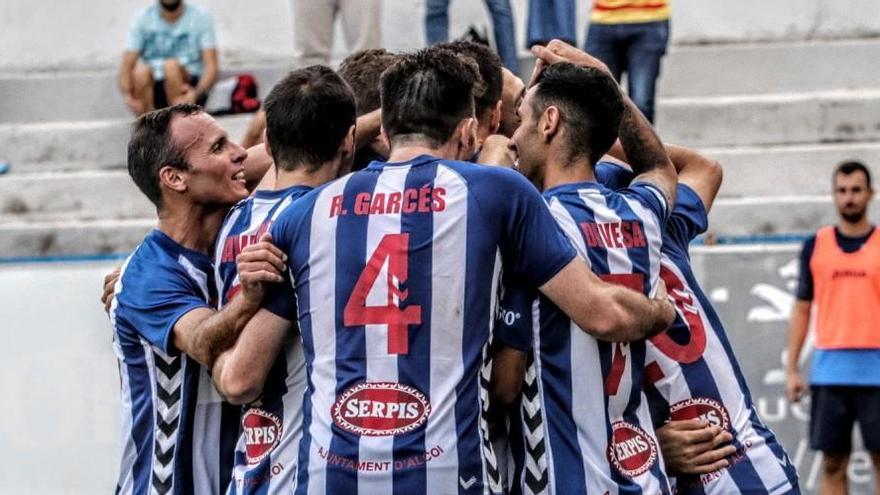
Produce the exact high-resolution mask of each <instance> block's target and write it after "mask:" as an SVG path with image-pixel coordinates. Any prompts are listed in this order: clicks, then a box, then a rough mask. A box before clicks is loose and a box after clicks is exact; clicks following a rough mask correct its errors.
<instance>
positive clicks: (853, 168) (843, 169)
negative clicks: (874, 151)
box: [831, 160, 873, 191]
mask: <svg viewBox="0 0 880 495" xmlns="http://www.w3.org/2000/svg"><path fill="white" fill-rule="evenodd" d="M855 172H862V173H863V174H865V179H867V182H868V190H869V191H870V190H873V187H871V172H870V171H869V170H868V167H866V166H865V164H864V163H862V162H860V161H856V160H847V161H845V162H843V163H841V164H839V165H838V166H837V167H835V168H834V175H832V176H831V177H832V180H834V178H835V177H837V174H843V175H850V174H853V173H855Z"/></svg>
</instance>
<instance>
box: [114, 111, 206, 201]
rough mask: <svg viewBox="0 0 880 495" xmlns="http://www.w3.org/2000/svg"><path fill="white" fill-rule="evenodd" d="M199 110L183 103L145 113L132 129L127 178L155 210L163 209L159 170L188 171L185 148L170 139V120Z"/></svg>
mask: <svg viewBox="0 0 880 495" xmlns="http://www.w3.org/2000/svg"><path fill="white" fill-rule="evenodd" d="M202 111H204V110H202V107H200V106H198V105H193V104H190V103H183V104H180V105H174V106H172V107H167V108H160V109H159V110H153V111H152V112H149V113H145V114H144V115H141V116H140V117H138V119H137V120H135V122H134V125H133V126H132V131H131V138H130V139H129V141H128V175H130V176H131V180H133V181H134V183H135V185H137V187H138V189H140V190H141V192H142V193H144V196H146V197H147V199H149V200H150V201H152V203H153V204H154V205H156V209H161V208H162V191H161V189H160V188H159V170H161V169H162V167H166V166H168V167H173V168H176V169H179V170H188V169H189V168H190V165H189V163H188V162H187V161H186V156H185V153H184V149H183V148H182V147H180V146H178V145H177V143H175V142H174V140H173V139H172V137H171V132H170V131H169V128H170V124H171V119H172V118H173V117H174V116H175V115H183V116H189V115H195V114H197V113H199V112H202Z"/></svg>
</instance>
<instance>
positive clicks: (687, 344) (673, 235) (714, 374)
mask: <svg viewBox="0 0 880 495" xmlns="http://www.w3.org/2000/svg"><path fill="white" fill-rule="evenodd" d="M596 173H597V176H599V177H600V180H601V181H602V183H603V184H608V185H609V186H610V187H618V188H620V187H624V186H625V185H626V184H628V183H629V181H630V180H631V179H632V173H630V172H629V171H627V170H625V169H623V168H622V167H620V166H619V165H616V164H614V163H600V164H599V165H597V168H596ZM707 215H708V212H707V211H706V207H705V205H704V204H703V201H702V200H701V199H700V196H699V195H698V194H697V192H696V191H695V190H693V189H691V188H690V187H689V186H687V185H685V184H679V185H678V189H677V192H676V201H675V205H674V207H673V208H672V211H671V214H670V218H669V221H668V222H667V225H666V228H665V230H664V231H663V248H662V250H661V267H660V276H661V278H662V279H663V281H664V282H665V283H666V288H667V290H668V291H669V295H670V297H671V298H672V300H673V302H674V303H675V306H676V309H677V312H678V315H677V316H676V318H675V320H674V321H673V323H672V325H671V326H670V328H669V329H668V330H667V331H666V332H663V333H662V334H659V335H656V336H654V337H652V338H651V339H650V341H649V342H648V348H647V354H646V363H645V365H646V368H647V372H646V375H647V376H646V378H647V380H646V392H647V394H648V399H649V403H650V404H651V413H652V417H653V420H654V423H655V424H662V423H664V422H665V421H667V420H669V419H673V420H685V419H695V418H701V419H705V420H707V421H709V422H710V424H713V425H716V426H719V427H721V428H723V429H726V430H728V431H730V432H731V433H732V434H733V435H734V442H733V444H734V446H735V447H736V448H737V452H736V453H735V454H734V455H733V456H731V458H729V461H730V463H731V465H730V467H729V468H727V469H723V470H721V471H716V472H714V473H709V474H707V475H703V476H678V477H677V478H676V480H675V482H676V492H677V493H694V494H696V493H707V494H727V493H771V494H774V493H789V492H790V491H791V490H792V487H793V486H795V485H797V472H796V471H795V469H794V466H793V465H792V464H791V462H790V459H789V458H788V455H787V454H786V453H785V450H784V449H783V448H782V445H780V444H779V441H778V440H777V439H776V436H775V435H774V434H773V432H772V431H771V430H770V429H769V428H768V427H767V426H766V425H765V424H764V422H763V421H762V420H761V418H760V417H759V416H758V413H757V410H756V409H755V407H754V404H753V403H752V399H751V396H750V393H749V388H748V384H747V383H746V380H745V376H744V375H743V374H742V371H741V370H740V367H739V364H738V363H737V359H736V356H735V355H734V353H733V347H732V346H731V344H730V342H729V340H728V338H727V334H726V332H725V330H724V326H723V324H722V322H721V319H720V317H719V316H718V314H717V312H716V311H715V309H714V308H713V307H712V304H711V302H710V301H709V298H708V297H707V296H706V294H705V293H704V292H703V290H702V288H701V287H700V285H699V283H698V281H697V278H696V275H695V274H694V272H693V269H692V268H691V263H690V253H689V245H690V243H691V241H692V240H693V239H694V238H696V237H697V236H698V235H699V234H702V233H703V232H705V231H706V229H707V228H708V217H707Z"/></svg>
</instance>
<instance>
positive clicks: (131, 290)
mask: <svg viewBox="0 0 880 495" xmlns="http://www.w3.org/2000/svg"><path fill="white" fill-rule="evenodd" d="M143 268H145V267H141V266H134V267H128V269H126V271H125V273H124V274H123V276H122V287H123V289H122V291H121V292H119V294H118V295H117V301H118V305H117V308H116V318H117V320H119V319H123V320H125V321H126V322H127V323H128V324H129V326H130V327H131V328H132V329H134V330H135V331H136V332H137V333H138V334H140V336H141V337H143V338H144V339H146V340H147V341H148V342H149V343H150V344H152V345H154V346H156V347H159V348H161V349H162V350H163V351H164V352H166V353H169V352H171V350H172V349H173V348H174V345H173V343H174V339H173V333H174V332H173V330H174V325H176V324H177V322H178V320H180V318H182V317H183V316H184V315H185V314H187V313H189V312H190V311H193V310H195V309H198V308H209V309H212V310H213V309H214V308H213V307H211V306H210V305H209V304H208V303H207V302H206V301H205V299H204V294H202V293H201V289H199V288H198V286H196V285H195V283H194V282H192V280H190V279H189V277H187V275H186V274H184V273H182V272H178V271H176V270H174V269H171V268H168V267H158V269H157V267H155V266H151V267H149V268H150V269H149V270H146V269H143Z"/></svg>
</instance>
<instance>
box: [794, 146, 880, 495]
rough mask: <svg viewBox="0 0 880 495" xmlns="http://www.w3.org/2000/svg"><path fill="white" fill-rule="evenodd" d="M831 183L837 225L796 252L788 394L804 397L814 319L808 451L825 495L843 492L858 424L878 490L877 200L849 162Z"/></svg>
mask: <svg viewBox="0 0 880 495" xmlns="http://www.w3.org/2000/svg"><path fill="white" fill-rule="evenodd" d="M831 177H832V178H831V180H832V184H831V185H832V192H833V196H832V197H833V198H834V207H835V208H836V209H837V216H838V219H837V223H836V224H835V225H828V226H825V227H822V228H821V229H819V230H818V231H817V232H816V234H815V235H814V236H811V237H810V238H808V239H807V240H806V241H805V242H804V245H803V248H802V249H801V255H800V280H799V283H798V289H797V293H796V294H795V295H796V298H797V299H796V301H795V303H794V306H793V307H792V311H791V320H790V321H789V325H788V354H787V356H788V358H787V362H786V386H785V391H786V394H787V395H788V398H789V400H791V401H792V402H799V401H800V400H801V399H802V398H803V396H804V395H805V393H806V392H807V385H806V383H805V382H804V380H803V378H802V377H801V374H800V371H799V367H800V355H801V351H802V350H803V346H804V343H805V342H806V339H807V334H808V332H809V329H810V326H811V325H810V323H811V321H812V323H813V325H812V326H813V332H814V336H815V342H814V345H815V351H814V354H813V362H812V366H811V369H810V393H811V397H810V425H809V436H810V448H812V449H815V450H818V451H821V452H822V477H821V480H820V484H821V489H822V492H823V493H846V491H847V466H848V465H849V459H850V454H851V453H852V437H853V435H852V431H853V426H854V425H855V423H856V422H858V424H859V429H860V430H861V434H862V442H863V444H864V447H865V449H866V450H867V451H868V452H869V453H870V455H871V463H872V465H873V468H874V483H875V486H880V373H878V372H880V331H878V315H880V311H878V309H880V271H878V270H877V267H878V266H880V263H878V260H880V233H878V230H877V228H876V227H875V225H874V224H873V223H872V222H871V221H870V219H869V217H868V208H869V206H870V204H871V203H872V200H873V199H874V188H873V187H872V186H871V173H870V172H869V170H868V167H866V166H865V164H863V163H861V162H857V161H846V162H843V163H841V164H839V165H837V167H835V169H834V172H833V174H832V176H831Z"/></svg>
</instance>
